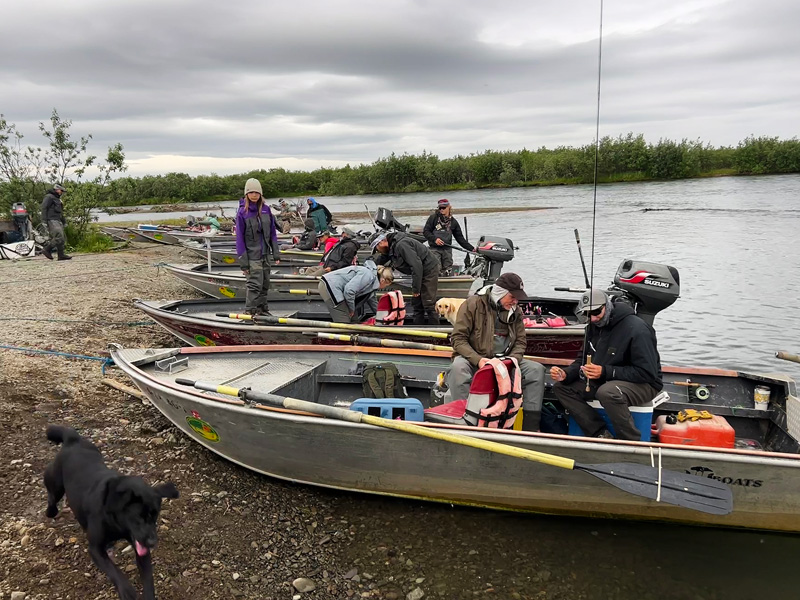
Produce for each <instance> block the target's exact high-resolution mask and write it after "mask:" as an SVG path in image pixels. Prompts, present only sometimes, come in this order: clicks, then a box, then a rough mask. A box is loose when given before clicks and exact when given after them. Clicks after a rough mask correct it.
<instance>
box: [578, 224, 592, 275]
mask: <svg viewBox="0 0 800 600" xmlns="http://www.w3.org/2000/svg"><path fill="white" fill-rule="evenodd" d="M575 243H576V244H578V255H579V256H580V257H581V267H583V280H584V281H585V282H586V287H587V288H591V287H592V284H591V283H590V282H589V275H587V274H586V263H585V262H584V260H583V250H581V235H580V234H579V233H578V230H577V229H576V230H575Z"/></svg>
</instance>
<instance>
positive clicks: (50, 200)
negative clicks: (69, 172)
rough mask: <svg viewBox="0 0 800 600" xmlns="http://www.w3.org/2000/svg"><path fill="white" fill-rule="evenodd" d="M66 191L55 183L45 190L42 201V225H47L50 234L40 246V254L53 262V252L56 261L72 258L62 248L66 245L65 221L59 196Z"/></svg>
mask: <svg viewBox="0 0 800 600" xmlns="http://www.w3.org/2000/svg"><path fill="white" fill-rule="evenodd" d="M66 191H67V190H66V188H65V187H64V186H62V185H60V184H58V183H57V184H55V185H54V186H53V188H52V189H49V190H47V193H46V194H45V195H44V198H43V199H42V223H44V224H45V225H47V231H49V232H50V239H49V240H48V241H47V242H46V243H45V245H44V246H42V254H44V255H45V257H46V258H48V259H50V260H53V254H52V253H53V250H55V251H56V252H57V253H58V260H70V259H71V258H72V257H71V256H69V255H68V254H66V253H65V252H64V246H66V244H67V237H66V235H65V234H64V226H65V225H66V224H67V221H66V219H64V204H63V202H62V201H61V196H62V195H63V194H64V192H66Z"/></svg>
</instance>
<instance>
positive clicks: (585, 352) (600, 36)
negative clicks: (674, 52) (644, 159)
mask: <svg viewBox="0 0 800 600" xmlns="http://www.w3.org/2000/svg"><path fill="white" fill-rule="evenodd" d="M597 44H598V46H597V112H596V118H595V133H594V183H593V186H592V259H591V266H590V272H591V275H590V277H589V278H588V279H587V281H586V284H587V285H588V287H589V290H588V294H589V308H590V313H591V308H592V291H593V290H594V249H595V235H596V233H597V172H598V165H599V162H600V158H599V155H600V83H601V81H602V73H603V0H600V29H599V34H598V41H597ZM575 236H576V239H577V240H578V249H579V250H580V238H579V237H578V230H577V229H576V230H575ZM581 263H583V252H581ZM583 274H584V277H585V276H586V266H585V265H584V271H583ZM588 320H589V322H588V323H586V329H584V332H583V355H584V356H585V357H586V359H585V360H586V365H587V366H588V365H591V364H592V355H591V354H589V349H590V346H591V344H590V342H589V330H590V329H591V324H592V317H591V314H590V315H589V316H588ZM590 381H591V380H590V379H589V377H588V376H587V377H586V392H587V393H589V392H591V385H590Z"/></svg>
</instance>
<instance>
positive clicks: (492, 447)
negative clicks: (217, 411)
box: [175, 378, 733, 515]
mask: <svg viewBox="0 0 800 600" xmlns="http://www.w3.org/2000/svg"><path fill="white" fill-rule="evenodd" d="M175 383H177V384H179V385H186V386H190V387H194V388H196V389H198V390H205V391H209V392H217V393H218V394H224V395H226V396H234V397H238V398H241V399H242V400H244V401H245V402H248V401H249V402H258V403H263V404H267V405H270V406H279V407H283V408H286V409H289V410H299V411H305V412H308V413H312V414H316V415H320V416H323V417H328V418H330V419H337V420H339V421H348V422H350V423H365V424H367V425H374V426H376V427H385V428H387V429H395V430H397V431H403V432H405V433H411V434H414V435H420V436H423V437H429V438H433V439H436V440H440V441H443V442H450V443H453V444H461V445H462V446H470V447H472V448H478V449H480V450H486V451H488V452H495V453H497V454H504V455H506V456H513V457H516V458H522V459H524V460H530V461H533V462H538V463H543V464H546V465H551V466H553V467H559V468H562V469H569V470H573V471H583V472H584V473H589V474H590V475H593V476H594V477H597V478H598V479H602V480H603V481H605V482H606V483H609V484H611V485H613V486H614V487H616V488H618V489H620V490H623V491H625V492H628V493H629V494H634V495H636V496H643V497H644V498H650V499H652V500H657V501H659V502H666V503H668V504H675V505H677V506H683V507H685V508H690V509H692V510H698V511H700V512H705V513H710V514H713V515H727V514H728V513H730V512H731V511H732V510H733V494H732V492H731V488H730V486H728V485H726V484H724V483H722V482H720V481H716V480H714V479H708V478H706V477H698V476H696V475H686V474H683V473H678V472H676V471H668V470H666V469H662V468H661V466H660V464H659V466H658V467H648V466H647V465H640V464H634V463H608V464H597V465H584V464H580V463H576V462H575V461H574V460H572V459H571V458H566V457H563V456H557V455H555V454H545V453H544V452H537V451H535V450H528V449H526V448H517V447H516V446H509V445H507V444H501V443H498V442H491V441H488V440H482V439H477V438H473V437H470V436H468V435H463V434H458V433H451V432H445V431H438V430H436V429H432V428H428V427H423V426H420V425H414V424H412V423H410V422H408V421H402V420H397V419H382V418H380V417H374V416H371V415H365V414H363V413H360V412H358V411H355V410H348V409H346V408H339V407H336V406H329V405H327V404H317V403H316V402H309V401H307V400H300V399H298V398H290V397H285V396H277V395H275V394H267V393H264V392H255V391H253V390H250V389H247V388H235V387H231V386H227V385H216V384H213V383H207V382H203V381H194V380H191V379H183V378H177V379H176V380H175Z"/></svg>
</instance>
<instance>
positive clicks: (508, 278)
mask: <svg viewBox="0 0 800 600" xmlns="http://www.w3.org/2000/svg"><path fill="white" fill-rule="evenodd" d="M494 282H495V284H496V285H499V286H500V287H501V288H503V289H504V290H508V291H509V293H510V294H511V295H512V296H514V298H516V299H517V300H525V299H526V298H527V297H528V295H527V294H526V293H525V290H524V289H523V284H522V277H520V276H519V275H517V274H516V273H503V274H502V275H500V277H498V278H497V279H495V281H494Z"/></svg>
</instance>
